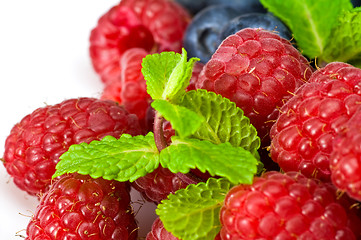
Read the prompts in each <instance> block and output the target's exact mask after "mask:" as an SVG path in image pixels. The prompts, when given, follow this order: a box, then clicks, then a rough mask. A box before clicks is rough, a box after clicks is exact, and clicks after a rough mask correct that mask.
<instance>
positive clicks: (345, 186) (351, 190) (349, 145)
mask: <svg viewBox="0 0 361 240" xmlns="http://www.w3.org/2000/svg"><path fill="white" fill-rule="evenodd" d="M330 169H331V179H332V183H333V184H334V185H335V186H336V187H337V188H338V189H339V190H341V191H343V192H346V193H347V194H348V195H349V196H350V197H351V198H353V199H356V200H358V201H361V108H358V110H357V112H356V113H355V114H354V115H353V116H352V118H351V119H350V120H349V121H348V122H347V124H346V127H345V130H344V132H342V133H341V134H339V135H338V136H337V137H336V138H335V140H334V144H333V150H332V153H331V156H330Z"/></svg>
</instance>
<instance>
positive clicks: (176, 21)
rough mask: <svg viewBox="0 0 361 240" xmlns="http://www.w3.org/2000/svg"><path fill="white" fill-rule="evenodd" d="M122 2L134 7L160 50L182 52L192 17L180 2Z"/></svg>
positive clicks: (162, 0)
mask: <svg viewBox="0 0 361 240" xmlns="http://www.w3.org/2000/svg"><path fill="white" fill-rule="evenodd" d="M120 4H121V5H123V6H126V7H129V8H130V9H132V10H133V11H134V12H135V13H136V14H137V16H138V18H139V19H140V21H141V22H142V24H144V26H146V27H147V28H148V29H149V30H150V32H151V33H152V35H153V37H154V41H155V43H156V45H157V46H158V52H163V51H174V52H181V48H182V45H183V35H184V32H185V29H186V28H187V26H188V24H189V22H190V21H191V17H190V15H189V13H188V12H187V10H186V9H184V8H183V7H182V6H181V5H180V4H178V3H177V2H176V1H170V0H122V2H121V3H120Z"/></svg>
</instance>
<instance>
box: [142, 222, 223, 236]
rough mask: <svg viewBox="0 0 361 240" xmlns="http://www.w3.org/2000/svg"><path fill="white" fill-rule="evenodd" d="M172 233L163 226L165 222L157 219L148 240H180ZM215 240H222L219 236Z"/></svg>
mask: <svg viewBox="0 0 361 240" xmlns="http://www.w3.org/2000/svg"><path fill="white" fill-rule="evenodd" d="M178 239H179V238H176V237H175V236H174V235H173V234H172V233H170V232H168V231H167V230H166V229H165V228H164V225H163V222H162V221H161V220H160V219H159V218H157V219H155V220H154V222H153V225H152V230H151V231H150V232H149V233H148V234H147V238H146V240H178ZM214 240H221V237H220V235H219V234H218V235H217V236H216V237H215V238H214Z"/></svg>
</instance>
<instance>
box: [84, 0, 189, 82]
mask: <svg viewBox="0 0 361 240" xmlns="http://www.w3.org/2000/svg"><path fill="white" fill-rule="evenodd" d="M189 21H190V16H189V15H188V13H187V12H186V11H185V10H184V9H183V8H182V7H181V6H180V5H179V4H177V3H175V2H173V1H169V0H136V1H133V0H127V1H124V0H123V1H121V2H120V3H119V4H118V5H116V6H114V7H113V8H111V9H110V10H109V11H108V12H107V13H105V14H104V15H103V16H102V17H101V18H100V19H99V21H98V24H97V26H96V27H95V28H94V29H93V30H92V31H91V34H90V48H89V51H90V57H91V60H92V64H93V67H94V70H95V71H96V72H97V73H98V74H99V75H100V77H101V79H102V81H103V82H108V81H111V80H115V79H117V78H119V76H120V64H119V59H120V57H121V55H122V54H123V53H124V52H125V51H126V50H128V49H130V48H133V47H135V48H143V49H145V50H146V51H147V52H162V51H176V52H180V50H181V47H182V38H183V33H184V31H185V29H186V27H187V25H188V22H189Z"/></svg>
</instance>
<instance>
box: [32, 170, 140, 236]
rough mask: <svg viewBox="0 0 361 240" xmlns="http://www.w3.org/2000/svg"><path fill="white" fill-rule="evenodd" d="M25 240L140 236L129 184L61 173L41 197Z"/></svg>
mask: <svg viewBox="0 0 361 240" xmlns="http://www.w3.org/2000/svg"><path fill="white" fill-rule="evenodd" d="M26 233H27V236H28V237H27V238H25V240H48V239H49V240H50V239H79V240H81V239H87V240H100V239H102V240H106V239H109V240H110V239H129V240H131V239H134V240H135V239H137V224H136V222H135V218H134V214H133V212H132V209H131V206H130V194H129V185H128V184H127V183H121V182H117V181H108V180H104V179H103V178H98V179H93V178H91V177H89V176H84V175H79V174H71V175H63V176H61V177H60V178H59V179H58V180H57V181H56V182H55V183H54V184H53V185H51V187H50V189H49V191H48V192H46V193H45V194H44V195H43V197H42V198H41V201H40V204H39V205H38V206H37V208H36V211H35V214H34V216H33V217H32V219H31V221H30V222H29V224H28V227H27V231H26Z"/></svg>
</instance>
